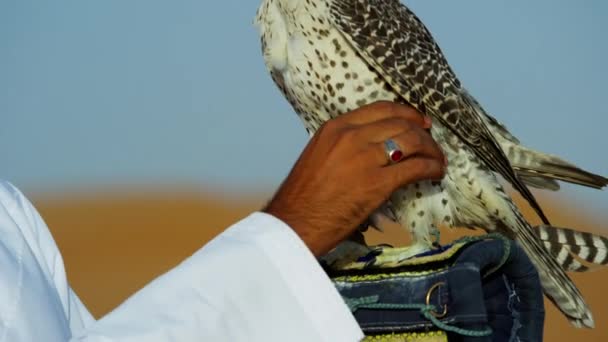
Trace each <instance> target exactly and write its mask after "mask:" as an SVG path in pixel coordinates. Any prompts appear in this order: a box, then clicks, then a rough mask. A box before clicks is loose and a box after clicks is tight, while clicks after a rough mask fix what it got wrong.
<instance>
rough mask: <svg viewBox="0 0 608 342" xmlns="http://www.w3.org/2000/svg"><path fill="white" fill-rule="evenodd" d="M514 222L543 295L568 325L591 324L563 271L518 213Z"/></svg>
mask: <svg viewBox="0 0 608 342" xmlns="http://www.w3.org/2000/svg"><path fill="white" fill-rule="evenodd" d="M517 226H518V227H517V232H516V234H515V238H516V239H517V241H518V242H519V243H520V245H521V246H522V248H523V249H524V251H525V252H526V254H527V255H528V256H529V257H530V260H531V261H532V263H533V264H534V265H535V266H536V269H537V270H538V274H539V276H540V280H541V283H542V286H543V291H544V292H545V295H547V297H548V298H549V299H550V300H551V301H552V302H553V303H554V304H555V306H556V307H557V308H558V309H559V310H560V311H561V312H562V313H563V314H564V315H565V316H566V318H568V320H569V321H570V323H572V325H574V326H575V327H577V328H582V327H586V328H593V327H594V326H595V322H594V320H593V314H592V313H591V310H590V309H589V306H588V305H587V303H586V302H585V300H584V298H583V296H582V294H581V293H580V291H579V290H578V288H577V287H576V285H574V282H572V280H571V279H570V277H568V275H567V274H566V271H565V270H564V269H563V268H562V267H561V265H559V263H558V261H557V259H556V258H555V257H554V256H553V255H552V254H551V252H550V251H549V250H548V249H546V248H545V246H544V244H543V242H542V241H541V239H539V237H538V236H537V235H536V233H535V232H534V229H533V228H532V227H531V226H530V225H529V224H528V223H527V222H526V220H525V219H524V218H523V217H522V216H521V215H520V214H518V215H517Z"/></svg>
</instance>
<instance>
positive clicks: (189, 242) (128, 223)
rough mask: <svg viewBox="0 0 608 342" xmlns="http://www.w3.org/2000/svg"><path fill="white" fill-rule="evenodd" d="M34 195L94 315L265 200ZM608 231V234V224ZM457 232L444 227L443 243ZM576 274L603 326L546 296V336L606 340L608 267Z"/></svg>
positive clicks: (399, 239) (579, 222) (595, 222)
mask: <svg viewBox="0 0 608 342" xmlns="http://www.w3.org/2000/svg"><path fill="white" fill-rule="evenodd" d="M32 197H33V201H34V203H35V205H36V207H37V208H38V209H39V210H40V212H41V213H42V215H43V217H44V219H45V220H46V222H47V223H48V225H49V227H50V228H51V230H52V232H53V234H54V236H55V239H56V241H57V243H58V245H59V248H60V249H61V251H62V253H63V256H64V261H65V263H66V267H67V273H68V278H69V281H70V282H71V284H72V287H73V288H74V289H75V290H76V292H77V293H78V294H79V296H80V297H81V298H82V300H83V301H84V303H85V304H86V305H87V306H88V307H89V309H90V310H91V312H92V313H93V314H94V315H95V316H96V317H101V316H102V315H104V314H105V313H107V312H109V311H110V310H112V309H113V308H115V307H116V306H117V305H119V304H120V303H121V302H122V301H123V300H125V299H126V298H127V297H128V296H129V295H131V294H132V293H134V292H135V291H137V290H138V289H140V288H141V287H143V286H144V285H145V284H146V283H147V282H149V281H151V280H152V279H154V278H155V277H157V276H159V275H160V274H162V273H164V272H166V271H167V270H169V269H170V268H171V267H173V266H175V265H177V264H178V263H179V262H180V261H182V260H183V259H184V258H186V257H188V256H189V255H190V254H192V253H193V252H194V251H196V250H197V249H198V248H200V247H201V246H203V245H204V244H205V243H206V242H207V241H209V240H210V239H211V238H213V237H214V236H215V235H217V234H218V233H220V232H221V231H222V230H223V229H225V228H226V227H228V226H229V225H230V224H231V223H233V222H235V221H237V220H238V219H240V218H242V217H244V216H246V215H247V214H248V213H250V212H251V211H253V210H256V209H258V208H260V207H261V206H262V204H263V203H264V199H263V198H262V196H258V197H257V198H258V199H255V198H256V196H249V198H247V199H240V200H230V199H226V198H225V197H222V196H217V195H214V194H212V193H207V194H203V193H197V192H187V191H184V192H168V191H163V189H159V190H155V191H150V190H146V191H140V190H133V191H129V192H111V191H109V192H108V191H105V192H95V191H89V192H87V193H79V194H63V195H50V194H47V195H40V196H35V195H34V196H32ZM234 198H236V197H234ZM541 203H543V204H544V206H545V208H546V209H545V210H546V212H547V214H548V215H549V217H550V218H551V219H552V221H553V223H554V224H557V225H561V226H567V227H576V228H579V229H581V230H585V231H595V232H598V227H600V225H599V222H600V221H601V220H600V218H599V217H589V216H586V217H581V216H577V215H574V214H572V213H573V211H570V210H567V207H568V206H567V205H566V204H564V203H561V204H556V203H553V204H551V203H550V202H549V203H548V205H547V201H545V200H544V201H542V202H541ZM527 214H531V213H530V212H527ZM529 217H532V216H529ZM604 232H605V234H606V235H608V229H604ZM457 236H459V234H458V233H457V232H450V231H446V230H444V231H443V233H442V241H443V242H446V241H449V240H451V239H454V238H456V237H457ZM367 238H368V242H370V243H372V244H373V243H378V242H388V243H391V244H393V245H402V244H405V243H407V234H405V233H404V232H402V231H400V230H398V229H394V228H391V229H389V230H388V231H386V232H385V233H382V234H381V233H377V232H371V233H369V234H368V235H367ZM243 262H244V263H245V262H246V261H243ZM572 277H573V278H574V280H575V282H576V283H577V285H578V286H579V288H580V289H581V291H582V293H583V294H584V295H585V297H586V299H587V302H588V303H589V304H590V306H591V307H592V309H593V312H594V315H595V319H596V326H597V328H595V329H594V330H582V329H575V328H573V327H571V326H570V325H569V324H568V322H567V321H566V320H565V319H564V318H563V317H562V316H561V315H560V314H559V313H558V312H557V311H556V309H554V307H553V305H552V304H551V303H550V302H546V309H547V319H546V324H545V340H546V341H573V340H578V341H608V296H606V295H605V294H604V293H603V289H605V286H606V285H607V284H608V269H602V270H598V271H595V272H591V273H585V274H574V275H572ZM604 282H606V283H604Z"/></svg>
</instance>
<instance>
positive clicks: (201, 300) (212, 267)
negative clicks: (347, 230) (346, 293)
mask: <svg viewBox="0 0 608 342" xmlns="http://www.w3.org/2000/svg"><path fill="white" fill-rule="evenodd" d="M83 224H85V225H86V222H83ZM99 291H104V289H103V288H100V289H99ZM362 337H363V334H362V332H361V330H360V329H359V327H358V325H357V323H356V321H355V320H354V318H353V316H352V315H351V313H350V312H349V310H348V308H347V307H346V305H345V304H344V302H343V301H342V300H341V298H340V296H339V294H338V292H337V291H336V289H335V288H334V287H333V285H332V283H331V282H330V280H329V278H328V277H327V276H326V275H325V273H324V272H323V270H322V269H321V268H320V267H319V265H318V264H317V262H316V260H315V258H314V257H313V255H312V254H311V253H310V251H309V250H308V249H307V248H306V246H305V245H304V243H303V242H302V241H301V240H300V239H299V237H298V236H297V235H296V234H295V233H294V232H293V231H292V230H291V229H290V228H289V227H288V226H287V225H285V224H284V223H283V222H282V221H280V220H278V219H276V218H275V217H273V216H270V215H267V214H263V213H253V214H252V215H250V216H249V217H247V218H245V219H243V220H242V221H240V222H238V223H236V224H235V225H233V226H232V227H230V228H228V229H227V230H226V231H225V232H223V233H222V234H221V235H219V236H218V237H216V238H215V239H214V240H212V241H211V242H209V243H208V244H207V245H206V246H205V247H204V248H201V249H200V250H199V251H197V252H196V253H195V254H194V255H192V256H191V257H189V258H188V259H186V260H184V261H183V262H182V263H181V264H180V265H178V266H177V267H175V268H174V269H172V270H170V271H169V272H167V273H166V274H164V275H162V276H160V277H158V278H157V279H155V280H153V281H152V282H150V283H149V284H148V285H147V286H145V287H144V288H143V289H141V290H139V291H138V292H137V293H135V294H134V295H133V296H131V297H130V298H129V299H127V300H126V301H125V302H124V303H122V304H121V305H120V306H118V307H117V308H116V309H114V310H113V311H112V312H111V313H109V314H107V315H106V316H104V317H102V318H101V319H99V320H95V319H94V318H93V316H92V315H91V314H90V313H89V311H88V310H87V308H86V307H85V306H84V305H83V303H82V302H81V301H80V300H79V298H78V296H77V295H76V293H75V292H74V291H73V290H72V288H70V285H69V284H68V282H67V279H66V274H65V269H64V265H63V260H62V258H61V254H60V253H59V250H58V248H57V245H56V244H55V241H54V240H53V237H52V236H51V233H50V232H49V230H48V228H47V226H46V224H45V223H44V221H43V220H42V218H41V217H40V215H39V214H38V212H37V211H36V209H35V208H34V207H33V206H32V204H31V203H30V202H29V201H28V200H27V199H26V198H25V196H24V195H23V194H22V193H21V192H20V191H19V190H18V189H16V188H15V187H14V186H12V185H11V184H9V183H7V182H0V342H17V341H49V342H52V341H281V342H285V341H359V340H360V339H361V338H362Z"/></svg>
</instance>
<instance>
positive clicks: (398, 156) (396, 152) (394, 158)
mask: <svg viewBox="0 0 608 342" xmlns="http://www.w3.org/2000/svg"><path fill="white" fill-rule="evenodd" d="M401 158H403V152H401V151H399V150H394V151H392V152H391V160H392V161H393V162H395V163H396V162H398V161H400V160H401Z"/></svg>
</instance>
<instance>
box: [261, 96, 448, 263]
mask: <svg viewBox="0 0 608 342" xmlns="http://www.w3.org/2000/svg"><path fill="white" fill-rule="evenodd" d="M430 127H431V121H430V120H429V119H427V118H423V116H422V115H420V113H418V112H417V111H416V110H415V109H413V108H412V107H409V106H405V105H400V104H395V103H392V102H376V103H374V104H371V105H367V106H364V107H361V108H359V109H356V110H354V111H352V112H349V113H346V114H343V115H341V116H340V117H338V118H336V119H333V120H330V121H328V122H326V123H325V124H324V125H323V126H322V127H321V128H320V129H319V130H318V131H317V132H316V133H315V135H314V136H313V137H312V139H311V140H310V142H309V143H308V145H307V146H306V148H305V149H304V151H303V152H302V154H301V155H300V158H299V159H298V161H297V162H296V164H295V165H294V167H293V169H292V170H291V172H290V174H289V175H288V176H287V178H286V179H285V181H284V182H283V184H282V185H281V186H280V188H279V190H278V191H277V193H276V194H275V195H274V197H273V198H272V200H271V201H270V202H269V203H268V205H267V206H266V208H265V209H264V210H263V211H264V212H266V213H268V214H271V215H274V216H275V217H277V218H279V219H281V220H282V221H283V222H285V223H287V224H288V225H289V226H290V227H291V228H292V229H293V230H294V231H295V232H296V233H297V234H298V235H299V236H300V238H301V239H302V240H303V241H304V243H305V244H306V245H307V246H308V248H309V249H310V250H311V251H312V253H313V254H314V255H315V256H317V257H319V256H322V255H325V254H326V253H328V252H329V251H330V250H332V249H333V248H334V247H336V246H337V245H338V244H339V243H340V242H341V241H343V240H345V239H346V238H347V237H348V236H350V235H351V234H352V233H353V232H355V230H356V229H357V227H358V226H359V225H360V224H361V223H362V222H364V221H365V220H366V219H367V218H368V217H369V215H370V214H371V213H372V212H373V211H374V210H376V209H377V208H378V207H379V206H380V205H381V204H382V203H384V202H385V201H386V200H387V199H388V198H389V196H390V194H391V193H393V192H394V191H395V190H396V189H398V188H400V187H402V186H405V185H407V184H410V183H415V182H418V181H421V180H439V179H441V178H442V177H443V176H444V174H445V168H446V165H447V163H446V159H445V157H444V155H443V153H442V151H441V148H440V147H439V146H438V145H437V143H435V141H434V140H433V139H432V137H431V135H430V133H429V131H428V129H429V128H430ZM389 138H390V139H393V140H394V141H395V142H396V143H397V145H398V146H399V147H400V148H401V150H403V152H404V157H403V159H402V160H401V161H400V162H398V163H394V164H393V163H389V161H388V158H387V156H386V152H385V149H384V141H385V140H386V139H389Z"/></svg>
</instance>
